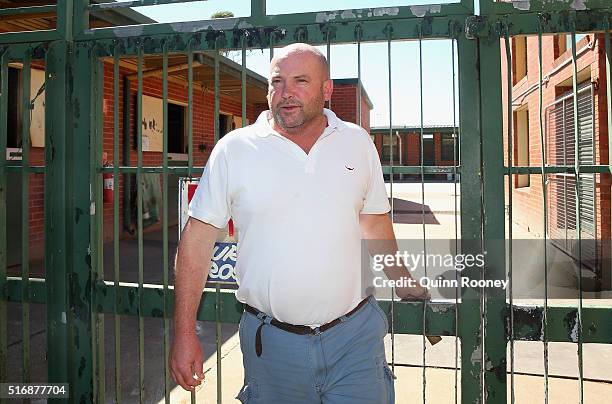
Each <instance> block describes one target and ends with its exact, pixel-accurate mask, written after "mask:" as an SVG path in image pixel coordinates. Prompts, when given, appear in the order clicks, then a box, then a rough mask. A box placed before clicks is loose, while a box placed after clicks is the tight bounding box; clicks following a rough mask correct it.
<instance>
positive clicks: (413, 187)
mask: <svg viewBox="0 0 612 404" xmlns="http://www.w3.org/2000/svg"><path fill="white" fill-rule="evenodd" d="M420 191H421V185H420V184H394V187H393V197H394V198H395V199H394V207H395V217H396V221H398V222H400V223H398V224H396V225H395V230H396V233H397V235H398V238H420V237H422V235H423V225H422V222H423V219H422V212H423V210H425V212H426V215H425V222H426V225H425V233H426V237H427V238H428V239H447V238H452V237H454V234H455V222H457V223H459V217H457V220H456V219H455V217H456V216H455V214H454V212H455V196H456V197H457V198H458V192H455V190H454V187H453V185H452V184H439V183H427V184H425V203H424V205H425V206H423V203H422V199H421V198H422V197H421V192H420ZM457 204H458V199H457ZM520 231H523V230H521V229H520V228H519V227H517V228H516V230H515V235H517V234H521V233H519V232H520ZM457 232H458V234H459V233H460V230H459V229H457ZM170 235H171V236H172V237H173V239H172V240H171V245H170V251H171V253H172V251H173V250H174V248H175V247H176V232H175V231H174V229H172V231H171V232H170ZM528 236H529V234H528V233H527V232H524V233H522V235H521V237H528ZM144 245H145V257H146V259H145V268H146V273H145V282H147V283H160V282H161V279H162V268H161V266H160V262H161V248H160V247H161V235H160V234H158V233H151V234H147V235H146V236H145V243H144ZM136 251H137V249H136V243H135V242H134V241H133V240H124V241H123V242H122V243H121V257H122V261H121V262H122V268H123V269H122V275H121V280H122V281H127V282H134V281H136V280H137V271H136V270H135V268H136V262H137V261H136V258H137V255H136ZM111 257H112V256H111V250H110V249H108V250H107V252H106V262H107V263H110V262H112V259H111ZM106 273H107V279H112V271H111V268H110V266H108V267H107V271H106ZM517 273H518V272H517ZM527 275H529V273H526V274H525V275H523V276H527ZM574 281H575V279H574V278H572V276H571V274H569V273H567V274H562V275H561V276H559V279H557V280H556V282H557V284H559V285H561V286H558V287H559V288H561V289H562V290H567V289H571V285H572V282H574ZM604 297H606V296H604ZM573 302H574V301H572V300H567V301H565V303H573ZM586 304H595V305H608V306H612V303H611V301H610V300H592V301H589V302H587V303H586ZM9 313H10V318H9V327H8V328H9V345H10V348H9V358H10V361H9V362H10V363H9V369H11V372H10V377H11V380H13V381H18V380H20V374H21V349H22V345H21V323H20V316H21V309H20V307H19V306H18V305H16V304H11V305H10V307H9ZM44 324H45V321H44V306H39V305H32V312H31V330H30V331H31V345H32V346H31V360H30V363H31V365H32V379H33V380H46V362H45V355H44V346H45V338H46V333H45V329H44ZM105 324H106V327H105V328H106V329H105V335H106V339H105V351H106V357H105V364H106V373H105V378H106V386H107V388H106V391H107V393H106V397H107V401H108V402H112V401H113V398H114V390H115V387H114V386H115V384H114V378H115V363H114V328H113V325H114V321H113V318H112V317H111V316H106V321H105ZM221 339H222V341H223V345H222V350H221V355H222V358H223V359H222V368H221V374H222V384H223V401H224V402H237V401H236V400H235V399H234V397H235V395H236V394H237V393H238V391H239V389H240V387H241V385H242V377H243V373H242V356H241V353H240V347H239V343H238V334H237V325H235V324H224V325H223V326H222V335H221ZM200 340H201V342H202V344H203V346H204V352H205V356H206V358H207V359H206V363H205V369H206V377H207V381H206V383H205V385H204V387H203V388H202V390H201V391H200V392H199V393H198V394H197V402H199V403H216V384H217V381H216V380H217V376H218V372H219V369H217V366H216V350H215V346H216V345H215V327H214V324H212V323H203V324H202V325H201V328H200ZM136 341H137V319H135V318H133V317H123V318H122V319H121V364H120V371H121V378H120V379H121V383H122V389H121V391H122V396H123V400H124V402H126V403H133V402H138V390H137V384H138V365H137V363H138V345H137V343H136ZM386 342H387V358H388V359H389V361H391V358H392V354H393V357H394V362H395V367H394V371H395V374H396V376H397V380H396V391H397V403H414V402H421V401H422V390H423V370H422V367H420V365H421V364H422V352H423V345H422V337H420V336H409V335H396V336H395V338H394V348H393V349H392V347H391V336H388V337H387V341H386ZM455 358H456V357H455V339H454V338H451V337H444V338H443V340H442V342H440V343H439V344H437V345H435V346H433V347H431V346H430V345H427V347H426V363H427V365H428V366H429V367H428V368H427V369H426V372H425V380H426V384H425V385H426V396H427V402H429V403H454V397H455V394H456V393H455V385H456V384H457V385H460V380H456V379H455V376H456V375H458V377H460V372H458V373H456V372H455V370H454V367H455V363H456V359H455ZM549 358H550V361H549V373H550V375H551V378H550V379H549V385H550V392H549V402H550V403H554V404H564V403H567V404H576V403H578V391H579V390H578V381H577V380H575V378H576V377H577V375H578V366H577V364H578V359H577V353H576V346H575V345H573V344H564V343H551V344H550V352H549ZM457 362H458V363H460V362H461V361H460V358H457ZM543 363H544V362H543V348H542V344H541V343H536V342H529V343H527V342H517V343H516V344H515V371H516V372H519V373H520V374H517V375H515V393H516V403H543V402H544V399H543V391H544V381H543V378H542V377H541V376H540V375H541V374H543ZM611 363H612V346H606V345H598V344H589V345H585V347H584V364H585V366H584V377H585V378H586V379H587V381H585V385H584V387H585V390H584V391H585V403H597V404H599V403H606V402H610V396H612V366H611V365H610V364H611ZM144 371H145V380H146V396H145V401H146V402H147V403H157V402H160V401H161V402H163V322H162V321H161V320H159V319H146V321H145V364H144ZM457 394H459V396H460V391H459V392H457ZM172 402H177V403H189V402H190V396H189V394H187V393H186V392H184V391H182V389H180V388H178V387H177V388H174V390H173V391H172Z"/></svg>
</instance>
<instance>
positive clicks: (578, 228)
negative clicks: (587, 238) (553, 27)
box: [570, 14, 584, 404]
mask: <svg viewBox="0 0 612 404" xmlns="http://www.w3.org/2000/svg"><path fill="white" fill-rule="evenodd" d="M575 23H576V21H575V14H572V18H571V20H570V24H571V27H572V31H571V37H572V91H573V94H574V97H573V103H574V169H575V175H576V180H575V181H574V183H575V189H576V191H575V193H576V195H575V201H576V237H577V240H578V314H577V317H576V322H577V327H576V328H577V330H578V384H579V387H580V404H582V403H583V402H584V369H583V355H582V340H583V335H582V234H581V233H582V228H581V217H580V211H581V201H580V181H581V177H580V130H579V127H578V62H577V56H576V25H575Z"/></svg>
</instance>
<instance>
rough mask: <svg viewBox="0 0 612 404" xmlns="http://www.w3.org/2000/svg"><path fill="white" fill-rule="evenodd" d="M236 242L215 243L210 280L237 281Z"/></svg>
mask: <svg viewBox="0 0 612 404" xmlns="http://www.w3.org/2000/svg"><path fill="white" fill-rule="evenodd" d="M236 249H237V244H236V243H215V246H214V248H213V254H212V260H211V261H212V262H211V267H210V272H209V273H208V282H213V283H236V273H235V270H236Z"/></svg>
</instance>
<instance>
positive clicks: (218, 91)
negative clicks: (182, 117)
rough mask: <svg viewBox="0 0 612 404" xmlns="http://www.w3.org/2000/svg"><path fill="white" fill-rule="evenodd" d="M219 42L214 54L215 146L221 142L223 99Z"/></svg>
mask: <svg viewBox="0 0 612 404" xmlns="http://www.w3.org/2000/svg"><path fill="white" fill-rule="evenodd" d="M216 44H217V41H216V40H215V54H214V74H215V80H214V81H215V83H214V85H215V102H214V112H213V114H214V120H215V122H214V124H215V125H214V126H215V127H214V130H215V133H214V135H215V144H217V142H218V141H219V138H220V137H221V136H220V133H219V109H220V107H221V104H220V97H221V89H220V86H221V82H220V78H219V74H220V73H219V50H218V49H217V46H216Z"/></svg>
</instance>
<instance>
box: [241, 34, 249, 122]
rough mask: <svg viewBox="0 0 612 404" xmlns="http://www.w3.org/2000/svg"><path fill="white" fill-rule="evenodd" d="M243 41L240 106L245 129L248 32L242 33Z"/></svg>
mask: <svg viewBox="0 0 612 404" xmlns="http://www.w3.org/2000/svg"><path fill="white" fill-rule="evenodd" d="M241 41H242V60H241V62H242V63H241V64H240V86H241V87H240V90H241V97H240V105H241V113H242V127H243V128H244V127H245V126H247V102H246V97H247V84H246V82H247V67H246V58H247V51H246V31H244V32H243V33H242V37H241Z"/></svg>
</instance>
